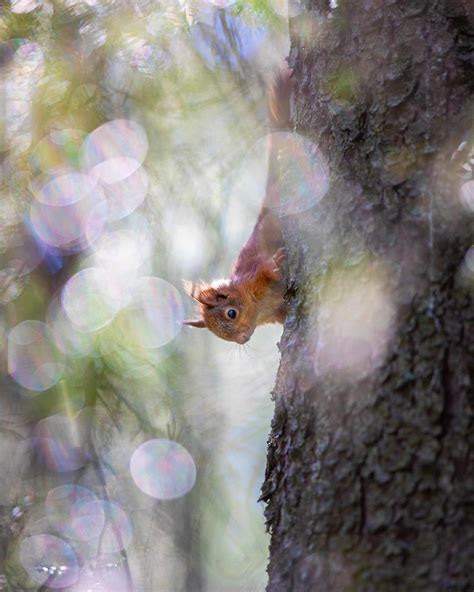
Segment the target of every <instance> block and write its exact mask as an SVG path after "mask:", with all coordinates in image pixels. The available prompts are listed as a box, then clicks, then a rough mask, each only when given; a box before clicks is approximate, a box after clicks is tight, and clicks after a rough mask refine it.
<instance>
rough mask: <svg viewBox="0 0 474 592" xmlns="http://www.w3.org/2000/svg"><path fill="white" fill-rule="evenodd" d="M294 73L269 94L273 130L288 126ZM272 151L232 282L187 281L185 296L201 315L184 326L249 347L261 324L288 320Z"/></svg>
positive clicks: (284, 76) (278, 81)
mask: <svg viewBox="0 0 474 592" xmlns="http://www.w3.org/2000/svg"><path fill="white" fill-rule="evenodd" d="M290 75H291V71H290V70H288V69H287V70H286V71H285V72H284V73H280V74H279V76H278V77H277V79H276V81H275V84H274V85H273V87H272V89H271V92H270V104H269V117H270V122H271V125H272V127H273V128H274V129H275V128H278V129H282V128H283V127H284V126H288V123H289V98H290V93H291V81H290ZM270 138H271V136H270ZM272 148H273V150H272ZM274 152H275V147H272V145H271V144H270V146H269V159H270V162H269V178H268V182H267V189H266V193H265V199H264V201H263V205H262V209H261V211H260V213H259V216H258V219H257V223H256V225H255V227H254V229H253V232H252V234H251V235H250V237H249V239H248V240H247V242H246V243H245V245H244V246H243V248H242V250H241V251H240V253H239V256H238V257H237V260H236V261H235V263H234V266H233V269H232V273H231V276H230V278H229V279H227V280H216V281H214V282H212V283H211V284H192V283H190V282H185V289H186V291H187V293H188V294H189V295H190V296H191V297H192V298H194V299H195V300H196V301H197V302H198V304H199V312H200V316H199V318H198V319H194V320H191V321H184V324H185V325H190V326H192V327H200V328H208V329H209V330H210V331H212V332H213V333H214V334H215V335H217V336H218V337H221V338H222V339H225V340H226V341H234V342H236V343H240V344H243V343H246V342H247V341H248V340H249V339H250V337H251V335H252V334H253V332H254V331H255V328H256V327H258V326H259V325H265V324H267V323H283V322H284V320H285V318H286V305H285V301H284V298H283V297H284V294H285V281H284V273H283V263H284V250H283V248H282V245H283V238H282V233H281V225H280V220H279V218H278V215H277V213H276V209H277V206H278V203H275V200H276V199H278V198H277V195H278V193H277V192H276V191H274V188H273V182H274V181H273V178H272V172H271V171H272V166H271V165H272V158H275V154H274ZM232 311H233V312H232ZM230 314H232V316H233V315H234V314H235V317H233V318H230V316H229V315H230Z"/></svg>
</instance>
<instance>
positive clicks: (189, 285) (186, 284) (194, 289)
mask: <svg viewBox="0 0 474 592" xmlns="http://www.w3.org/2000/svg"><path fill="white" fill-rule="evenodd" d="M183 288H184V291H185V292H186V294H187V295H188V296H191V298H194V299H195V300H196V294H197V293H198V292H199V286H197V285H196V284H195V283H194V282H190V281H189V280H183Z"/></svg>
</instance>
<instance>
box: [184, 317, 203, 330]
mask: <svg viewBox="0 0 474 592" xmlns="http://www.w3.org/2000/svg"><path fill="white" fill-rule="evenodd" d="M183 325H188V326H189V327H197V328H198V329H205V328H206V324H205V322H204V321H203V320H202V319H193V320H191V321H183Z"/></svg>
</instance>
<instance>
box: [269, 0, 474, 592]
mask: <svg viewBox="0 0 474 592" xmlns="http://www.w3.org/2000/svg"><path fill="white" fill-rule="evenodd" d="M316 4H317V5H316ZM328 5H329V3H327V5H326V3H324V2H323V3H321V2H318V3H316V2H313V6H311V7H310V10H309V11H308V12H306V13H305V14H303V15H301V16H300V17H298V18H296V19H294V20H293V22H292V24H291V29H292V50H291V54H290V65H291V66H292V67H293V68H294V82H295V99H294V101H295V113H294V120H295V126H296V129H298V130H299V131H300V132H302V133H304V134H305V135H307V136H309V137H310V138H311V139H313V140H314V141H316V142H317V143H318V146H319V147H320V149H321V150H322V151H323V153H324V154H325V156H326V158H327V159H328V162H329V164H330V168H331V186H330V190H329V192H328V194H327V195H326V196H325V197H324V199H323V200H322V201H321V202H320V203H319V204H318V205H317V206H315V207H314V208H312V209H311V210H310V211H307V212H304V214H302V215H299V216H292V217H288V218H286V219H285V234H286V243H287V248H288V252H289V274H290V291H289V302H290V314H289V318H288V320H287V323H286V326H285V331H284V335H283V338H282V341H281V344H280V348H281V353H282V360H281V366H280V369H279V374H278V378H277V383H276V387H275V391H274V399H275V416H274V420H273V424H272V433H271V436H270V440H269V452H268V463H267V473H266V480H265V483H264V485H263V489H262V491H263V493H262V498H263V499H264V500H266V501H267V502H268V505H267V508H266V517H267V524H268V527H269V529H270V531H271V547H270V563H269V569H268V571H269V585H268V588H267V589H268V590H269V591H270V592H280V591H281V592H289V591H292V592H300V591H301V592H307V591H322V592H323V591H324V592H327V591H331V590H334V591H338V592H339V591H343V590H344V591H345V590H350V591H360V592H362V591H363V592H372V591H373V592H375V591H377V592H381V591H383V592H391V591H399V590H405V589H409V590H411V591H412V592H422V591H423V592H425V591H426V592H428V591H430V592H433V591H448V590H449V591H453V592H454V591H456V592H461V591H469V590H473V589H474V571H473V565H474V472H473V463H472V461H473V456H474V452H473V450H474V449H473V444H474V429H473V428H474V408H473V406H474V405H473V404H474V395H473V388H472V381H473V376H474V356H473V354H474V310H473V308H474V307H473V305H472V304H473V297H472V294H473V291H472V283H471V284H470V285H469V282H466V281H465V280H464V279H463V274H462V271H461V270H462V261H463V258H464V256H465V253H466V251H467V249H468V248H469V246H470V245H471V241H472V212H471V214H469V212H467V211H466V210H465V209H463V208H462V206H461V205H460V201H459V197H458V191H459V181H458V180H457V177H456V174H457V173H456V171H455V166H454V164H451V162H450V157H451V155H452V153H453V152H454V151H455V150H456V147H457V146H458V145H459V143H460V142H461V141H462V140H463V139H466V138H468V136H467V135H466V132H468V130H469V127H470V126H471V125H472V112H473V105H474V102H473V87H474V19H473V13H472V8H470V3H468V2H467V1H465V2H464V3H463V2H459V1H450V0H398V1H396V0H363V1H358V2H356V1H355V0H345V1H343V2H340V4H339V6H338V7H337V8H336V10H335V11H334V12H333V13H332V14H330V13H329V7H328ZM472 137H473V136H472V133H471V136H470V139H471V140H472ZM447 163H450V164H449V166H448V164H447ZM381 262H383V263H381ZM380 265H381V266H382V267H380ZM335 267H337V269H338V271H337V272H335V271H334V269H335ZM382 268H383V270H384V271H381V269H382ZM367 269H371V270H372V271H373V270H374V269H375V270H376V271H375V272H374V273H375V276H376V277H378V278H379V279H380V278H382V280H381V281H382V283H383V285H384V288H383V290H386V291H387V293H389V294H390V295H391V302H392V303H393V305H394V320H393V326H392V333H391V334H390V337H389V338H387V344H386V349H385V350H383V356H382V357H379V358H377V356H375V359H374V357H373V356H372V358H370V356H369V358H370V359H371V361H372V365H371V367H370V369H369V371H363V372H361V374H360V375H357V372H355V374H354V369H352V370H351V372H349V373H347V372H346V373H344V372H342V373H341V371H340V368H337V367H336V368H323V369H322V371H318V367H317V366H315V356H317V351H318V347H319V345H318V344H319V339H320V335H319V332H320V321H321V320H320V319H319V320H318V312H317V311H318V307H319V305H320V302H321V300H322V299H324V294H325V292H324V290H325V289H326V288H327V285H328V283H331V285H333V286H334V285H335V286H337V285H338V282H339V285H340V289H341V290H344V289H345V287H346V286H347V283H345V280H342V279H338V278H344V277H347V274H352V275H351V277H352V278H356V281H360V282H361V283H362V284H363V282H364V281H366V279H367V277H366V276H367ZM364 270H365V271H364ZM370 273H372V272H370ZM338 274H339V275H338ZM471 282H472V280H471ZM351 285H352V284H351ZM336 293H337V290H336ZM369 298H370V295H369ZM374 314H375V315H376V314H377V311H376V310H374ZM318 322H319V325H318ZM344 355H345V352H344V351H342V352H341V356H342V357H344ZM323 363H324V360H323ZM342 367H344V361H343V362H342Z"/></svg>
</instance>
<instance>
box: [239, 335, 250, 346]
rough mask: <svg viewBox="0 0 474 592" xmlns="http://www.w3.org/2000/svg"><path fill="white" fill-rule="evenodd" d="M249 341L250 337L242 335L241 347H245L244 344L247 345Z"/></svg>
mask: <svg viewBox="0 0 474 592" xmlns="http://www.w3.org/2000/svg"><path fill="white" fill-rule="evenodd" d="M249 339H250V335H240V339H239V343H240V344H241V345H243V344H244V343H247V341H249Z"/></svg>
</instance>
